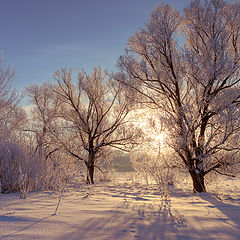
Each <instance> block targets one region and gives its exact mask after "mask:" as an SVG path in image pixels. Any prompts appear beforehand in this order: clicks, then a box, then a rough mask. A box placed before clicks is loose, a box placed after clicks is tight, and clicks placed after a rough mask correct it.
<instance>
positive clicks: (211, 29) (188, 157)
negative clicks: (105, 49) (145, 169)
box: [115, 0, 240, 192]
mask: <svg viewBox="0 0 240 240" xmlns="http://www.w3.org/2000/svg"><path fill="white" fill-rule="evenodd" d="M239 33H240V3H239V1H238V2H235V3H232V2H227V1H224V0H194V1H192V2H191V3H190V5H189V6H188V7H187V8H186V9H184V12H183V14H182V15H181V14H180V12H178V11H177V10H175V9H174V8H173V7H172V6H170V5H168V4H160V5H159V6H158V7H156V8H155V9H154V10H153V12H152V13H151V16H150V18H149V20H148V22H147V23H146V25H145V27H144V28H143V29H141V30H140V31H139V32H137V33H136V34H134V35H133V36H132V37H131V38H130V39H129V42H128V45H127V49H126V54H125V55H124V56H121V57H120V59H119V61H118V66H119V67H120V69H121V70H122V73H121V74H116V75H115V78H116V79H117V80H118V81H120V82H122V83H123V84H124V85H125V86H127V87H128V94H129V96H131V97H134V98H135V99H138V102H142V103H143V104H147V105H148V106H151V107H154V108H157V109H158V112H159V118H160V121H161V123H162V124H163V126H164V130H165V131H166V132H167V135H168V140H169V141H168V144H169V145H170V146H171V147H172V148H173V149H174V150H175V151H176V153H177V154H178V155H179V157H180V159H181V160H182V162H183V163H184V165H185V167H186V168H187V169H188V171H189V173H190V175H191V177H192V180H193V189H194V191H196V192H203V191H206V188H205V183H204V177H205V176H206V175H207V174H208V173H210V172H212V171H215V172H218V173H220V174H227V173H228V171H229V170H230V169H232V168H231V166H233V165H235V164H236V161H237V159H238V158H237V157H236V156H237V155H238V152H239V130H240V122H239V120H240V111H239V100H240V85H239V83H240V72H239V67H240V55H239V54H240V49H239V48H240V38H239V37H240V36H239Z"/></svg>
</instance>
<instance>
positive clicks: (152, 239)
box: [0, 177, 240, 240]
mask: <svg viewBox="0 0 240 240" xmlns="http://www.w3.org/2000/svg"><path fill="white" fill-rule="evenodd" d="M211 187H212V190H211V188H210V192H211V193H201V194H198V195H197V194H194V193H192V191H191V182H189V179H185V180H182V181H180V182H179V184H177V185H176V186H175V187H171V189H170V197H162V195H161V194H160V193H159V190H158V189H157V188H156V187H155V186H148V187H146V186H143V185H141V184H137V182H136V181H133V179H132V178H123V177H122V178H118V179H117V180H115V181H114V182H113V183H108V184H101V185H98V184H97V185H95V186H88V187H86V186H83V187H80V188H79V189H78V190H73V189H67V191H66V192H65V193H64V196H63V198H62V201H61V203H60V206H59V209H58V212H57V215H54V212H55V209H56V205H57V202H58V198H59V197H58V194H57V193H53V192H31V193H29V195H28V197H27V199H20V198H19V194H18V193H14V194H1V195H0V239H12V240H13V239H14V240H18V239H19V240H20V239H21V240H28V239H31V240H34V239H37V240H40V239H42V240H45V239H51V240H55V239H57V240H68V239H74V240H110V239H122V240H131V239H142V240H158V239H161V240H164V239H182V240H188V239H189V240H190V239H191V240H192V239H208V240H209V239H226V240H231V239H232V240H233V239H234V240H237V239H240V180H239V179H236V180H228V179H227V178H224V179H223V180H222V181H221V182H220V183H218V187H219V189H218V190H217V194H214V193H213V189H216V187H215V185H214V184H212V185H211Z"/></svg>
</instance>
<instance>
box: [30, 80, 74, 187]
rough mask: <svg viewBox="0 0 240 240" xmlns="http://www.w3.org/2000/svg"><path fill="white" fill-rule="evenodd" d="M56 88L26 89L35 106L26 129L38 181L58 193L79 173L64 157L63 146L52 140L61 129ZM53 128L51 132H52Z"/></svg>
mask: <svg viewBox="0 0 240 240" xmlns="http://www.w3.org/2000/svg"><path fill="white" fill-rule="evenodd" d="M52 88H53V85H52V84H50V83H43V84H42V85H41V86H39V85H37V84H35V85H31V86H29V87H27V88H26V91H25V92H26V95H27V96H28V97H29V100H30V103H31V113H30V116H29V122H28V125H27V126H26V127H25V132H27V135H28V138H29V140H30V138H32V141H29V144H28V145H29V147H30V148H31V154H33V155H34V156H36V158H35V165H37V166H38V171H37V172H36V177H37V178H38V179H39V184H41V185H42V189H55V188H56V187H58V185H61V181H62V180H64V175H68V174H69V176H68V177H70V178H71V176H72V175H73V174H74V173H75V171H74V170H73V168H75V169H76V166H73V164H72V161H71V159H70V158H69V157H67V155H66V154H65V153H64V151H63V149H62V146H61V145H60V144H59V143H58V142H56V141H55V139H54V137H53V136H52V131H53V128H54V127H57V126H59V124H60V123H58V122H57V116H58V114H59V108H60V101H59V99H58V98H57V96H56V94H55V93H54V92H53V89H52ZM49 126H51V128H52V129H51V130H50V129H49Z"/></svg>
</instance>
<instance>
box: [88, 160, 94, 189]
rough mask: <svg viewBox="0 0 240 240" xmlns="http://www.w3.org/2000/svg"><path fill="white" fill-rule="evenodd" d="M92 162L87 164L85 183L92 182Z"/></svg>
mask: <svg viewBox="0 0 240 240" xmlns="http://www.w3.org/2000/svg"><path fill="white" fill-rule="evenodd" d="M93 176H94V164H89V165H88V166H87V184H94V180H93Z"/></svg>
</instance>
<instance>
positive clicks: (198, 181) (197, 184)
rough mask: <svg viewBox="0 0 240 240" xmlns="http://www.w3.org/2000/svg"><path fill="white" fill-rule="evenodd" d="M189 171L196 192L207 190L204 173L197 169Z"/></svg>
mask: <svg viewBox="0 0 240 240" xmlns="http://www.w3.org/2000/svg"><path fill="white" fill-rule="evenodd" d="M189 173H190V175H191V177H192V181H193V191H194V192H206V188H205V184H204V174H203V173H201V172H200V171H198V170H197V169H193V170H189Z"/></svg>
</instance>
